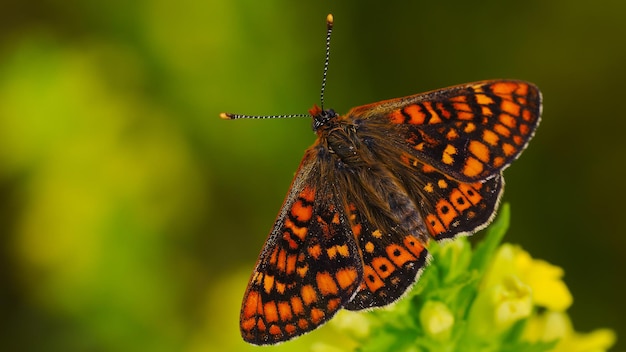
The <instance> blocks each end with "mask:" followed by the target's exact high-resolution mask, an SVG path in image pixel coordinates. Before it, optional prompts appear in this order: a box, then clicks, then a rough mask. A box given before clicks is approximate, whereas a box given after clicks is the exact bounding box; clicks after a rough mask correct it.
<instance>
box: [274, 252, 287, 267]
mask: <svg viewBox="0 0 626 352" xmlns="http://www.w3.org/2000/svg"><path fill="white" fill-rule="evenodd" d="M276 268H277V269H278V270H279V271H281V272H285V271H286V269H287V252H285V250H284V249H281V250H280V251H279V252H278V262H277V263H276Z"/></svg>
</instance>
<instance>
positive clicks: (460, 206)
mask: <svg viewBox="0 0 626 352" xmlns="http://www.w3.org/2000/svg"><path fill="white" fill-rule="evenodd" d="M449 199H450V202H451V203H452V205H454V208H455V209H456V210H458V211H459V212H463V211H464V210H465V209H467V208H469V207H471V206H472V204H471V203H470V201H469V200H468V199H467V198H465V196H464V195H463V193H461V191H460V190H459V189H458V188H455V189H454V190H452V192H450V197H449Z"/></svg>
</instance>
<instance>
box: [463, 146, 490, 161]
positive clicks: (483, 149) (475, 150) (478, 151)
mask: <svg viewBox="0 0 626 352" xmlns="http://www.w3.org/2000/svg"><path fill="white" fill-rule="evenodd" d="M468 149H469V151H470V152H471V153H472V154H474V156H475V157H477V158H478V160H480V161H482V162H483V163H486V162H489V159H490V156H489V148H487V146H486V145H484V144H482V143H480V142H478V141H471V142H470V143H469V146H468Z"/></svg>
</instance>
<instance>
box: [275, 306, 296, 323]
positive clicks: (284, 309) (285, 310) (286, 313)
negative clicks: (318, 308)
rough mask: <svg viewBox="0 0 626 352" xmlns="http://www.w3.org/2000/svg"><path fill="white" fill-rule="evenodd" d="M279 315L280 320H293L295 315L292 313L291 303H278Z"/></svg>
mask: <svg viewBox="0 0 626 352" xmlns="http://www.w3.org/2000/svg"><path fill="white" fill-rule="evenodd" d="M278 315H279V316H280V320H282V321H286V320H291V319H293V314H292V312H291V306H290V305H289V302H278Z"/></svg>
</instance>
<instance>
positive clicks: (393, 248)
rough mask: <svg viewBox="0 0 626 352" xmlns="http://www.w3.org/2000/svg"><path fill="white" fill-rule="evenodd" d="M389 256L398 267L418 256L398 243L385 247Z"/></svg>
mask: <svg viewBox="0 0 626 352" xmlns="http://www.w3.org/2000/svg"><path fill="white" fill-rule="evenodd" d="M385 251H386V252H387V256H388V257H389V258H390V259H391V261H392V262H393V263H394V264H395V265H396V266H398V267H402V266H403V265H404V264H406V263H407V262H409V261H413V260H415V259H417V258H415V257H414V256H413V254H411V253H409V252H408V251H407V250H406V249H404V247H402V246H400V245H397V244H390V245H388V246H387V247H386V248H385Z"/></svg>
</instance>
